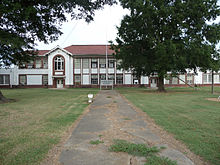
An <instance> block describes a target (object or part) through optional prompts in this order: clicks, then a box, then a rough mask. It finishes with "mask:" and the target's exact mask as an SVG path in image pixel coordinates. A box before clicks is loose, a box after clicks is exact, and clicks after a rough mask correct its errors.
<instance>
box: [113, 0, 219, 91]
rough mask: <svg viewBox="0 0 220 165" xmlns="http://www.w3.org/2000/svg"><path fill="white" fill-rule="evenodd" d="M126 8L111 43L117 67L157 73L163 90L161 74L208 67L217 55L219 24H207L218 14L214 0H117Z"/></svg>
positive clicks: (159, 88)
mask: <svg viewBox="0 0 220 165" xmlns="http://www.w3.org/2000/svg"><path fill="white" fill-rule="evenodd" d="M120 2H121V5H122V6H123V7H124V8H127V9H129V10H130V14H129V15H126V16H125V17H124V18H123V20H122V21H121V25H120V26H119V27H118V36H117V38H116V42H117V44H116V45H113V44H112V48H113V49H114V50H115V52H116V53H115V54H116V58H117V59H118V60H120V61H121V64H120V66H119V67H120V68H123V69H125V70H127V69H132V71H133V73H134V74H136V75H137V76H140V75H147V76H150V75H152V74H157V75H158V80H159V82H158V90H159V91H165V88H164V77H165V76H166V74H167V72H171V73H173V74H178V73H183V72H186V69H192V70H194V71H196V69H197V68H198V67H199V68H200V69H207V68H210V67H211V65H212V61H213V54H215V60H219V52H217V50H216V47H215V46H213V45H215V44H216V43H218V42H219V39H220V24H219V23H212V24H208V23H207V22H208V21H211V20H215V19H216V18H217V16H219V14H220V9H219V6H218V5H217V0H200V1H197V0H120Z"/></svg>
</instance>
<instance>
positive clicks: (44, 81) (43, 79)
mask: <svg viewBox="0 0 220 165" xmlns="http://www.w3.org/2000/svg"><path fill="white" fill-rule="evenodd" d="M42 83H43V85H48V75H42Z"/></svg>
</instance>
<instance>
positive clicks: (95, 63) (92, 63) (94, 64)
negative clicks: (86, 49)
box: [91, 59, 98, 68]
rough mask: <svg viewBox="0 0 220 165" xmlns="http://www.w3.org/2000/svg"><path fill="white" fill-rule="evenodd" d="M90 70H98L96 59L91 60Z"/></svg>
mask: <svg viewBox="0 0 220 165" xmlns="http://www.w3.org/2000/svg"><path fill="white" fill-rule="evenodd" d="M91 68H98V59H92V61H91Z"/></svg>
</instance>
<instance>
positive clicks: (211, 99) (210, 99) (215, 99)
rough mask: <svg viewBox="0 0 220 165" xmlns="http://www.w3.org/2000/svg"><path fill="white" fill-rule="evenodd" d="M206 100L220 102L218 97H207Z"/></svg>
mask: <svg viewBox="0 0 220 165" xmlns="http://www.w3.org/2000/svg"><path fill="white" fill-rule="evenodd" d="M206 100H209V101H216V102H220V99H218V98H206Z"/></svg>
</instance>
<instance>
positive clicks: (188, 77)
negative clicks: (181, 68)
mask: <svg viewBox="0 0 220 165" xmlns="http://www.w3.org/2000/svg"><path fill="white" fill-rule="evenodd" d="M211 78H212V77H211ZM186 79H187V84H193V75H192V74H187V78H186Z"/></svg>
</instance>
